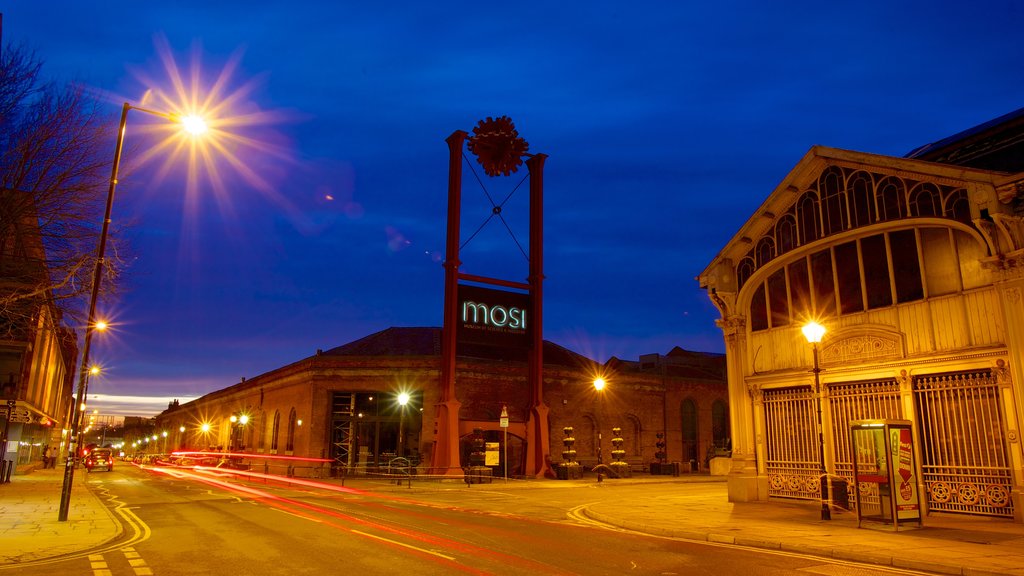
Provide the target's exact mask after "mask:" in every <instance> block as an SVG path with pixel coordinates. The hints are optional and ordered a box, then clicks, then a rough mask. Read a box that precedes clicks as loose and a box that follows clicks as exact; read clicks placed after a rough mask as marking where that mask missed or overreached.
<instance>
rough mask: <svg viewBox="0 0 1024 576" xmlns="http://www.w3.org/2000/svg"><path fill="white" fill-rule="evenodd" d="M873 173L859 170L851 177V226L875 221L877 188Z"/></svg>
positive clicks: (848, 185)
mask: <svg viewBox="0 0 1024 576" xmlns="http://www.w3.org/2000/svg"><path fill="white" fill-rule="evenodd" d="M872 184H873V182H872V181H871V175H870V174H868V173H866V172H857V173H856V174H854V175H853V176H852V177H851V178H850V182H849V184H847V189H848V190H849V195H850V227H851V228H859V227H861V226H869V225H871V224H873V223H874V221H875V190H874V186H872Z"/></svg>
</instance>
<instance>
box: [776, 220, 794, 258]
mask: <svg viewBox="0 0 1024 576" xmlns="http://www.w3.org/2000/svg"><path fill="white" fill-rule="evenodd" d="M775 247H776V252H777V253H778V254H785V253H786V252H789V251H790V250H792V249H793V248H796V218H794V217H793V215H792V214H786V215H785V216H783V217H782V218H780V219H779V222H778V223H777V224H776V225H775Z"/></svg>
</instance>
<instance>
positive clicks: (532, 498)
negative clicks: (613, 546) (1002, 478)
mask: <svg viewBox="0 0 1024 576" xmlns="http://www.w3.org/2000/svg"><path fill="white" fill-rule="evenodd" d="M83 475H85V472H84V470H79V471H76V473H75V485H74V488H73V491H72V497H71V509H70V513H69V519H68V521H67V522H58V521H57V512H58V507H59V502H60V492H61V487H62V482H63V471H62V470H36V471H35V472H32V473H30V474H25V475H17V476H14V477H13V478H12V479H11V483H10V484H4V485H0V569H2V568H3V567H5V566H6V567H10V566H11V565H17V564H18V563H20V562H26V561H31V560H38V559H42V558H47V557H53V556H59V555H62V554H68V553H73V552H84V551H87V550H91V549H94V548H97V547H99V546H101V545H103V544H104V543H108V542H110V541H111V540H113V539H114V538H116V537H117V536H119V535H120V531H121V528H120V524H119V523H118V522H117V521H115V519H114V517H113V515H112V514H111V513H110V512H109V511H108V509H107V507H106V506H104V505H103V503H102V502H101V501H100V499H99V497H97V496H96V495H95V494H93V493H92V492H91V491H90V490H89V489H88V487H87V486H86V485H85V482H84V479H83V478H82V476H83ZM362 483H363V482H362V481H359V480H355V479H350V480H348V484H347V485H349V486H353V485H356V484H362ZM638 485H639V486H638ZM388 486H389V485H388V484H386V483H383V482H376V483H373V482H366V483H365V487H366V488H367V489H369V490H371V491H372V490H378V491H387V492H390V493H392V494H394V493H396V492H397V493H401V494H402V495H403V496H404V497H406V498H409V499H413V500H421V501H424V502H431V501H435V502H436V501H444V502H447V503H452V501H453V499H454V500H455V501H456V502H457V501H458V498H459V496H458V491H459V490H472V491H474V492H479V491H481V490H487V491H489V492H490V493H491V494H493V500H491V504H481V503H480V501H478V500H474V502H475V504H474V505H475V506H488V505H493V506H494V507H496V508H500V509H502V510H506V511H507V510H508V509H512V510H522V509H523V508H522V507H523V506H524V505H525V504H526V503H530V505H531V506H537V505H542V504H543V503H544V502H546V501H547V500H548V498H547V496H548V495H549V494H550V493H551V491H552V490H572V489H574V488H578V489H579V490H580V491H579V494H580V497H581V498H580V500H582V501H587V502H589V503H588V504H587V505H586V507H585V508H583V509H582V513H583V514H585V515H587V516H588V517H590V518H592V519H594V520H597V521H599V522H604V523H607V524H612V525H615V526H618V527H621V528H626V529H630V530H636V531H640V532H645V533H649V534H654V535H659V536H670V537H678V538H686V539H691V540H699V541H709V542H716V543H725V544H735V545H740V546H751V547H756V548H767V549H773V550H782V551H792V552H797V553H805V554H813V555H818V556H823V557H828V558H838V559H844V560H852V561H856V562H867V563H873V564H881V565H886V566H896V567H900V568H908V569H912V570H920V571H926V572H935V573H940V574H961V575H964V576H990V575H994V574H1009V575H1018V576H1024V525H1021V524H1014V523H1012V522H1009V521H1006V520H998V519H989V518H976V517H969V516H953V515H942V514H936V515H932V516H928V517H926V518H925V521H924V527H923V528H917V527H916V526H912V527H910V526H905V527H903V528H901V529H900V530H899V532H895V531H893V529H892V527H891V526H889V525H883V524H877V523H867V522H866V523H864V524H863V527H861V528H858V527H857V514H856V513H855V512H833V514H832V520H831V521H827V520H821V519H820V509H819V508H818V506H817V503H814V502H808V503H803V502H778V501H773V502H771V503H730V502H729V501H728V498H727V496H726V484H725V482H724V481H723V479H722V478H721V477H709V476H703V475H694V476H682V477H679V478H671V477H663V476H662V477H659V476H647V475H642V476H638V477H637V478H632V479H615V480H611V479H609V480H605V481H604V482H603V483H602V484H601V485H599V486H598V485H596V483H595V480H594V479H593V478H588V479H584V480H578V481H577V480H574V481H558V480H528V481H509V482H495V483H494V484H492V485H478V486H474V487H472V488H469V487H464V485H463V486H460V484H453V483H449V484H442V485H439V484H435V483H429V482H414V483H413V488H407V487H401V488H399V487H397V486H394V485H391V486H390V487H388ZM637 487H639V488H642V490H637V489H636V488H637ZM503 495H504V496H503ZM619 495H621V496H624V497H619ZM627 495H628V497H626V496H627ZM556 513H557V511H556Z"/></svg>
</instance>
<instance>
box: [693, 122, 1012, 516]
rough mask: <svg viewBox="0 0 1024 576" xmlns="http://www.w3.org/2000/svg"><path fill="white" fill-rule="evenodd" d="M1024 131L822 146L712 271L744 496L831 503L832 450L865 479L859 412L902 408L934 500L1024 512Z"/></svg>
mask: <svg viewBox="0 0 1024 576" xmlns="http://www.w3.org/2000/svg"><path fill="white" fill-rule="evenodd" d="M1022 126H1024V114H1022V113H1021V111H1018V112H1016V113H1013V114H1011V115H1008V116H1006V117H1004V118H1001V119H998V120H997V121H994V122H991V123H988V124H986V125H983V126H980V127H978V128H976V129H972V130H970V131H967V132H965V133H962V134H958V135H956V136H953V137H951V138H948V139H946V140H944V141H941V142H938V143H935V144H932V145H929V146H926V147H922V148H921V149H919V150H916V151H914V152H913V153H911V154H910V155H908V156H907V157H903V158H897V157H889V156H880V155H875V154H867V153H861V152H852V151H846V150H838V149H833V148H826V147H814V148H812V149H811V150H810V151H809V152H808V153H807V154H806V155H805V156H804V157H803V159H801V160H800V162H799V163H798V164H797V165H796V166H795V167H794V168H793V169H792V170H791V171H790V173H789V174H788V175H787V176H786V178H785V179H784V180H783V181H782V183H780V184H779V185H778V187H776V188H775V190H774V191H772V192H771V194H770V195H769V196H768V198H767V200H766V201H765V202H764V203H763V204H762V205H761V207H760V208H758V210H757V211H756V212H755V213H754V214H753V215H752V216H751V218H750V219H749V220H748V221H747V222H746V223H745V224H744V225H743V226H742V227H741V229H740V230H739V231H738V232H737V233H736V234H735V236H734V237H733V238H732V240H730V242H729V243H728V244H727V245H726V246H725V247H724V248H723V249H722V250H721V251H720V252H719V253H718V255H717V256H716V257H715V258H714V260H713V261H712V262H711V263H710V265H709V266H708V267H707V268H706V269H705V270H704V272H703V273H702V274H701V275H700V277H699V281H700V284H701V286H702V287H703V288H704V289H706V290H707V292H708V295H709V297H710V298H711V300H712V301H713V302H714V304H715V305H716V306H717V307H718V309H719V311H720V313H721V319H720V320H719V321H718V324H719V326H720V328H721V329H722V331H723V333H724V337H725V343H726V356H727V366H728V380H729V406H730V410H731V421H732V426H733V462H732V470H731V472H730V474H729V495H730V498H731V499H732V500H734V501H747V500H768V499H771V498H807V499H818V498H819V497H820V492H819V486H820V483H819V480H818V479H819V476H820V472H819V470H820V463H819V460H821V459H823V460H824V464H825V468H826V470H827V471H828V473H829V475H830V476H832V477H841V478H843V479H845V480H846V481H847V482H848V483H849V486H851V487H853V486H855V485H856V484H855V483H854V482H853V468H854V460H855V454H854V453H853V452H852V449H851V446H850V424H851V422H853V421H857V420H865V419H899V420H909V421H911V422H912V423H913V439H914V446H915V448H914V454H915V461H916V462H917V470H916V471H915V472H916V476H915V477H916V479H917V488H918V490H919V492H918V493H919V494H922V495H924V499H925V500H926V504H925V505H926V508H927V510H929V511H932V512H955V513H962V514H971V515H985V516H996V517H1002V518H1011V519H1014V520H1016V521H1017V522H1020V521H1022V519H1024V510H1022V508H1024V501H1022V487H1024V452H1022V448H1021V440H1020V425H1021V422H1022V421H1024V404H1022V398H1024V371H1022V361H1024V298H1022V294H1024V173H1021V170H1024V162H1022V159H1024V153H1022V148H1021V145H1020V142H1022V141H1024V138H1022V137H1021V135H1022V133H1024V128H1022ZM812 320H813V321H817V322H818V323H820V324H822V325H824V326H825V327H826V329H827V332H826V334H825V337H824V339H823V340H822V342H821V343H820V344H818V345H817V346H818V350H819V351H820V355H819V358H820V364H816V360H815V358H814V352H813V351H812V345H811V344H809V343H808V341H807V340H806V339H805V337H804V336H803V334H802V332H801V327H802V326H803V325H804V324H806V323H807V322H809V321H812ZM815 367H818V368H820V373H819V374H820V382H821V387H820V394H817V393H816V391H815V385H814V376H815V374H813V373H812V372H813V371H814V368H815ZM819 409H820V413H821V416H820V422H821V431H822V433H823V436H822V438H823V440H822V441H821V442H819V440H818V439H819V436H818V430H819V428H818V423H817V418H816V412H817V411H818V410H819ZM822 450H823V452H824V455H823V457H821V456H819V452H820V451H822ZM863 489H865V487H863V486H862V487H860V489H852V488H851V490H850V496H851V498H852V499H853V500H856V499H857V498H867V497H876V496H877V495H871V494H866V493H863V492H862V491H861V490H863Z"/></svg>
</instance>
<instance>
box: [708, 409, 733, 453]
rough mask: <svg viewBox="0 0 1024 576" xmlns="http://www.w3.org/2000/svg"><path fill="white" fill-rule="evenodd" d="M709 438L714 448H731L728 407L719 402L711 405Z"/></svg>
mask: <svg viewBox="0 0 1024 576" xmlns="http://www.w3.org/2000/svg"><path fill="white" fill-rule="evenodd" d="M711 438H712V441H713V442H714V443H715V447H716V448H731V446H730V440H729V407H728V406H727V405H726V403H725V402H723V401H721V400H715V401H714V402H712V403H711Z"/></svg>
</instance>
